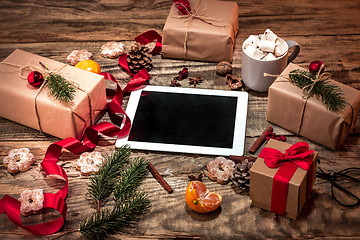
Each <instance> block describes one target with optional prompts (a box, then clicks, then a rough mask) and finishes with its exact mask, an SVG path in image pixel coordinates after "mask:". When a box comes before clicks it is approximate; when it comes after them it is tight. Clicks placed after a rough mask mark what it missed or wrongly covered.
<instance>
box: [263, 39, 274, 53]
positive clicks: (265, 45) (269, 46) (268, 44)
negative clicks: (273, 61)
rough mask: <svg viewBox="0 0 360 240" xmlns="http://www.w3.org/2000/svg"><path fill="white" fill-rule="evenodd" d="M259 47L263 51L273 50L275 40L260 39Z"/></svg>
mask: <svg viewBox="0 0 360 240" xmlns="http://www.w3.org/2000/svg"><path fill="white" fill-rule="evenodd" d="M259 48H260V50H261V51H263V52H274V49H275V41H267V40H261V41H260V44H259Z"/></svg>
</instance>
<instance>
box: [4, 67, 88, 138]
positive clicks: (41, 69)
mask: <svg viewBox="0 0 360 240" xmlns="http://www.w3.org/2000/svg"><path fill="white" fill-rule="evenodd" d="M0 64H4V65H8V66H12V67H16V68H18V69H19V70H18V74H19V77H20V78H22V79H24V80H27V76H25V75H23V72H24V71H26V70H29V71H38V72H40V73H41V74H42V75H43V76H44V77H45V79H46V77H47V76H49V75H51V74H58V73H59V72H60V71H61V70H63V69H64V68H65V67H66V66H67V65H66V64H62V65H61V66H59V67H57V68H55V69H53V70H50V69H49V68H48V67H46V66H45V65H44V64H43V63H42V62H39V64H40V66H41V67H39V66H37V65H35V64H33V63H32V60H30V62H29V64H28V65H25V66H20V65H17V64H12V63H7V62H0ZM68 78H70V79H71V81H70V82H71V83H72V84H73V86H74V87H75V88H76V89H78V90H80V91H82V92H84V93H85V94H86V96H87V98H88V103H89V114H90V125H93V118H92V116H93V114H92V104H91V97H90V93H89V92H87V91H86V90H84V89H82V88H81V87H80V85H79V84H78V83H77V82H75V80H74V77H72V76H67V78H66V79H68ZM45 86H46V81H44V82H43V83H42V84H41V85H40V87H39V89H38V90H37V91H36V93H35V97H34V109H35V116H36V120H37V125H38V129H39V131H40V132H43V130H42V127H41V122H40V115H39V111H38V105H37V101H36V100H37V97H38V96H39V94H40V92H41V91H42V90H43V89H44V88H45ZM67 107H68V108H69V109H70V110H71V111H73V110H72V109H71V108H70V106H69V105H67ZM83 121H85V120H84V119H83Z"/></svg>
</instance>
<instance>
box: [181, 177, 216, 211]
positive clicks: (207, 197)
mask: <svg viewBox="0 0 360 240" xmlns="http://www.w3.org/2000/svg"><path fill="white" fill-rule="evenodd" d="M185 200H186V203H187V204H188V205H189V207H191V208H192V209H193V210H194V211H196V212H199V213H208V212H212V211H215V210H216V209H217V208H218V207H219V206H220V205H221V202H222V197H221V195H219V194H217V193H215V192H209V190H207V189H206V186H205V184H204V183H202V182H200V181H191V182H190V183H189V185H188V186H187V188H186V194H185Z"/></svg>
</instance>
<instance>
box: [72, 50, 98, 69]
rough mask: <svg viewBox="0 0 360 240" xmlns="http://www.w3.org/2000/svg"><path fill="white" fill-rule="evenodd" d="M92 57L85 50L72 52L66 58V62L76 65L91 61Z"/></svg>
mask: <svg viewBox="0 0 360 240" xmlns="http://www.w3.org/2000/svg"><path fill="white" fill-rule="evenodd" d="M92 58H93V55H92V53H91V52H88V51H87V50H85V49H83V50H74V51H72V52H71V53H70V54H69V55H68V56H67V58H66V59H67V61H68V62H70V63H71V65H74V66H75V65H76V64H77V63H78V62H80V61H83V60H89V59H92Z"/></svg>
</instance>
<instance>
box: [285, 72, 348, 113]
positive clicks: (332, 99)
mask: <svg viewBox="0 0 360 240" xmlns="http://www.w3.org/2000/svg"><path fill="white" fill-rule="evenodd" d="M289 79H290V81H291V82H292V83H293V84H295V85H296V86H298V87H299V88H301V89H303V88H304V87H305V89H304V90H305V91H306V90H309V89H306V87H307V86H310V85H311V84H313V83H314V80H315V79H316V75H314V74H312V73H310V72H308V71H305V70H300V69H296V70H293V71H291V72H290V73H289ZM343 95H344V93H343V92H342V90H341V89H340V88H339V87H338V86H336V85H333V84H331V82H330V81H328V80H327V79H320V80H319V81H317V82H316V83H315V85H314V86H313V88H312V89H311V91H310V92H309V96H316V97H318V98H319V99H320V100H321V101H322V102H323V103H324V105H325V106H326V108H327V109H329V110H330V111H333V112H339V111H341V110H344V108H345V106H346V100H345V98H344V96H343Z"/></svg>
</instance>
